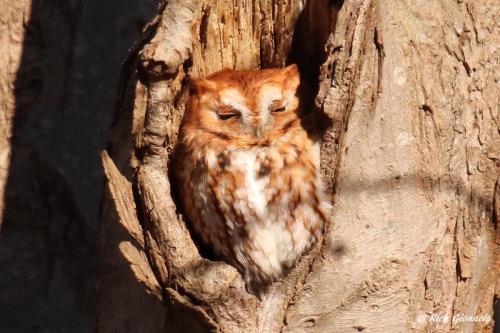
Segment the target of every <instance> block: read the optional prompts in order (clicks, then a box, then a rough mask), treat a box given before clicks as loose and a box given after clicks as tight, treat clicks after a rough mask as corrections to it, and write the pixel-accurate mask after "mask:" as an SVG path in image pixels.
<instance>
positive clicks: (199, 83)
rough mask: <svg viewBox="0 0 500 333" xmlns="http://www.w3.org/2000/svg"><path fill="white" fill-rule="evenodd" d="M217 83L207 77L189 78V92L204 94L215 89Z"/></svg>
mask: <svg viewBox="0 0 500 333" xmlns="http://www.w3.org/2000/svg"><path fill="white" fill-rule="evenodd" d="M216 88H217V84H216V83H215V82H214V81H210V80H207V79H190V80H189V94H190V95H194V94H204V93H206V92H208V91H212V90H215V89H216Z"/></svg>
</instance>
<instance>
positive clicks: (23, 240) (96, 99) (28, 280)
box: [0, 0, 156, 333]
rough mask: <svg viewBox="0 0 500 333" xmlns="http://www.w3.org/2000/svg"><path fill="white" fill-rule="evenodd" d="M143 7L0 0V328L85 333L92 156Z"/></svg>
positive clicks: (94, 216) (91, 293)
mask: <svg viewBox="0 0 500 333" xmlns="http://www.w3.org/2000/svg"><path fill="white" fill-rule="evenodd" d="M148 7H149V12H151V14H152V13H154V12H155V11H156V1H155V0H145V1H144V0H143V1H135V0H125V1H123V0H120V1H118V0H116V1H113V0H111V1H101V0H85V1H80V0H64V1H59V0H0V41H1V43H0V332H9V333H17V332H89V331H91V330H92V327H93V325H94V303H95V298H96V296H95V281H94V277H95V265H94V263H95V260H94V259H95V258H96V256H95V248H96V247H95V246H93V245H94V243H95V242H94V240H95V239H97V237H96V236H97V234H98V232H97V229H98V227H97V226H98V211H99V203H100V196H101V189H102V179H103V172H102V169H101V164H100V158H99V153H100V151H101V150H102V149H103V147H105V144H106V142H107V138H106V136H107V131H108V129H109V125H110V123H111V118H112V113H113V106H114V103H115V102H116V90H117V89H116V85H117V82H118V75H117V74H119V66H120V64H121V62H122V61H123V58H124V57H125V56H126V55H127V54H128V53H127V49H128V47H129V46H130V44H131V43H132V41H133V40H135V39H137V38H138V37H139V35H140V31H141V28H142V26H143V25H144V23H145V22H146V21H147V20H148V18H149V15H148ZM141 22H142V23H141ZM134 279H135V277H134Z"/></svg>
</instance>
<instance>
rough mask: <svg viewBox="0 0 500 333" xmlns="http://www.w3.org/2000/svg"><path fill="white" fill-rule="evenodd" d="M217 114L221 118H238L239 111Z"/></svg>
mask: <svg viewBox="0 0 500 333" xmlns="http://www.w3.org/2000/svg"><path fill="white" fill-rule="evenodd" d="M217 116H219V119H220V120H228V119H231V118H236V117H239V116H240V114H239V113H217Z"/></svg>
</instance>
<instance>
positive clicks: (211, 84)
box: [174, 65, 329, 290]
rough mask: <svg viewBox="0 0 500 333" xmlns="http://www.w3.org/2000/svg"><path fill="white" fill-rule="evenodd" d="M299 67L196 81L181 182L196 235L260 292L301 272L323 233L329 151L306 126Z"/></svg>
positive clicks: (185, 125) (179, 168) (182, 144)
mask: <svg viewBox="0 0 500 333" xmlns="http://www.w3.org/2000/svg"><path fill="white" fill-rule="evenodd" d="M299 84H300V75H299V72H298V69H297V66H295V65H291V66H289V67H286V68H284V69H265V70H251V71H233V70H222V71H219V72H216V73H214V74H212V75H210V76H208V77H207V78H205V79H198V80H193V81H192V82H191V94H190V97H189V100H188V103H187V106H186V112H185V114H184V118H183V121H182V124H181V128H180V134H179V143H178V154H177V157H176V162H175V165H174V175H175V178H176V180H177V186H178V188H179V194H180V200H181V203H182V206H183V211H184V213H185V215H186V216H187V218H188V221H189V223H191V225H192V230H193V231H194V232H195V233H196V234H198V236H199V238H201V240H202V241H203V242H204V243H205V244H206V245H208V246H210V247H211V248H212V250H213V252H214V253H215V255H216V256H218V257H219V258H222V259H224V260H225V261H227V262H228V263H229V264H232V265H233V266H235V267H236V268H237V269H238V270H239V271H240V272H241V274H242V275H243V276H244V278H245V281H246V285H247V287H249V289H251V290H255V288H258V287H260V286H267V285H269V283H270V282H272V281H274V280H276V279H278V278H280V277H281V276H282V275H283V274H284V273H285V272H287V270H288V269H289V268H291V267H293V266H294V265H295V264H296V262H297V261H298V259H299V258H300V256H301V255H302V254H303V253H304V252H306V251H307V250H308V249H309V248H310V247H311V246H312V245H313V244H314V243H315V241H317V240H318V239H319V238H320V237H321V235H322V232H323V229H324V225H325V221H326V216H327V210H328V207H329V204H328V202H327V201H326V200H325V196H324V194H323V191H322V185H321V180H320V174H319V145H318V143H317V142H316V143H315V142H313V140H312V139H311V138H310V137H309V136H308V133H307V132H306V131H305V130H304V128H303V126H302V123H301V108H300V103H299V97H298V96H297V88H298V86H299Z"/></svg>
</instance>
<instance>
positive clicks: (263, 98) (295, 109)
mask: <svg viewBox="0 0 500 333" xmlns="http://www.w3.org/2000/svg"><path fill="white" fill-rule="evenodd" d="M299 84H300V76H299V71H298V69H297V66H296V65H291V66H288V67H286V68H283V69H266V70H251V71H233V70H221V71H219V72H216V73H214V74H212V75H210V76H208V77H206V78H204V79H198V80H192V82H191V90H190V91H191V94H190V98H189V101H188V104H187V108H186V113H185V115H184V120H183V126H182V127H183V130H184V134H185V135H189V134H191V135H196V136H200V135H203V136H204V139H206V140H211V141H212V140H217V141H231V143H232V144H236V145H239V146H252V145H269V144H271V143H272V142H273V141H274V140H278V139H279V138H280V137H282V136H283V135H285V134H286V133H288V132H289V131H293V129H294V128H298V127H299V126H300V111H299V99H298V97H297V88H298V86H299ZM188 133H189V134H188Z"/></svg>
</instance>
